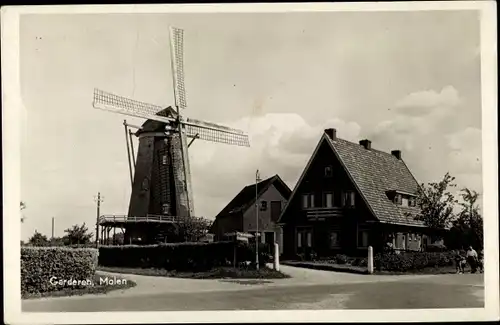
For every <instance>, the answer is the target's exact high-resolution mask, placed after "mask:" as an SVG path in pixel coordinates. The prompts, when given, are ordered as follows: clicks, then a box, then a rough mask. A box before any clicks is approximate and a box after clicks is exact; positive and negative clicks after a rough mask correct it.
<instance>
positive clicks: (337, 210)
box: [304, 207, 344, 221]
mask: <svg viewBox="0 0 500 325" xmlns="http://www.w3.org/2000/svg"><path fill="white" fill-rule="evenodd" d="M304 211H305V212H306V217H307V219H309V220H318V221H322V220H326V219H327V218H340V217H343V216H344V208H341V207H331V208H308V209H305V210H304Z"/></svg>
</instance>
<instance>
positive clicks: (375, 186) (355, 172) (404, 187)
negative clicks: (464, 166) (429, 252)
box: [326, 137, 423, 226]
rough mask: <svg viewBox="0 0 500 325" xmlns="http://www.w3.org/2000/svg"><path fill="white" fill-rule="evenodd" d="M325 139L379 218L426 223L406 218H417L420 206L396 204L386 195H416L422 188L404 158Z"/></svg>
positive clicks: (390, 220) (415, 223)
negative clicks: (419, 188)
mask: <svg viewBox="0 0 500 325" xmlns="http://www.w3.org/2000/svg"><path fill="white" fill-rule="evenodd" d="M326 138H327V141H328V142H329V143H330V145H331V146H332V149H333V151H334V152H335V154H336V155H337V157H338V158H339V160H340V161H341V163H342V165H343V166H344V168H345V169H346V171H347V173H348V174H349V175H350V176H351V178H352V180H353V181H354V183H355V184H356V186H357V187H358V190H359V192H360V194H361V195H362V196H363V197H364V198H365V200H366V201H367V203H368V205H369V207H370V209H371V210H372V212H373V213H374V215H375V217H376V218H377V219H379V220H380V221H381V222H387V223H396V224H405V225H413V226H422V225H423V222H421V221H417V220H415V219H414V218H413V217H408V216H407V215H408V214H411V215H413V216H414V215H415V214H416V213H417V212H418V208H417V207H403V206H400V205H396V204H394V203H393V202H392V201H391V200H390V199H389V198H388V196H387V192H389V191H399V192H405V193H409V194H413V195H416V194H417V191H418V186H419V185H418V183H417V181H416V180H415V178H414V177H413V175H412V173H411V172H410V170H409V169H408V167H407V166H406V164H405V163H404V161H403V160H402V159H398V158H396V157H395V156H393V155H392V154H390V153H386V152H383V151H379V150H376V149H373V148H371V149H369V150H368V149H365V147H363V146H362V145H360V144H357V143H353V142H349V141H346V140H343V139H339V138H337V139H336V140H331V139H330V138H329V137H326Z"/></svg>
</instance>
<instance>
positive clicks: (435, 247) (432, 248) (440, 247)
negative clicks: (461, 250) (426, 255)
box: [426, 244, 447, 252]
mask: <svg viewBox="0 0 500 325" xmlns="http://www.w3.org/2000/svg"><path fill="white" fill-rule="evenodd" d="M446 250H447V248H446V246H445V245H444V244H430V245H427V248H426V251H427V252H445V251H446Z"/></svg>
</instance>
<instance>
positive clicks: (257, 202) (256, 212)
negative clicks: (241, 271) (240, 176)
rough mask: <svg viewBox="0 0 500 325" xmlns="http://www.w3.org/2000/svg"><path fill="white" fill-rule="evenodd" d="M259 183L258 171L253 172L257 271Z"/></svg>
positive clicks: (256, 266)
mask: <svg viewBox="0 0 500 325" xmlns="http://www.w3.org/2000/svg"><path fill="white" fill-rule="evenodd" d="M260 181H261V179H260V174H259V170H258V169H257V172H255V268H256V269H257V270H258V269H259V200H258V199H259V191H258V190H257V184H258V183H259V182H260Z"/></svg>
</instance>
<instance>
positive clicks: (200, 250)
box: [99, 242, 269, 271]
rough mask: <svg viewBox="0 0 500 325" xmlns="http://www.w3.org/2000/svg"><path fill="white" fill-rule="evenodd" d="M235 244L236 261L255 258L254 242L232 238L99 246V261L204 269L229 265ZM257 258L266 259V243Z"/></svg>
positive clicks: (165, 267)
mask: <svg viewBox="0 0 500 325" xmlns="http://www.w3.org/2000/svg"><path fill="white" fill-rule="evenodd" d="M235 245H236V256H237V263H243V262H245V261H249V262H253V261H254V260H255V248H254V245H249V244H245V243H234V242H214V243H189V242H188V243H165V244H157V245H125V246H101V247H99V265H100V266H108V267H141V268H159V269H166V270H176V271H205V270H209V269H212V268H214V267H218V266H228V265H232V264H233V262H234V250H235ZM259 255H260V257H259V260H260V261H261V262H262V263H266V262H267V261H268V259H269V256H268V254H267V247H266V245H265V244H261V245H260V246H259Z"/></svg>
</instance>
